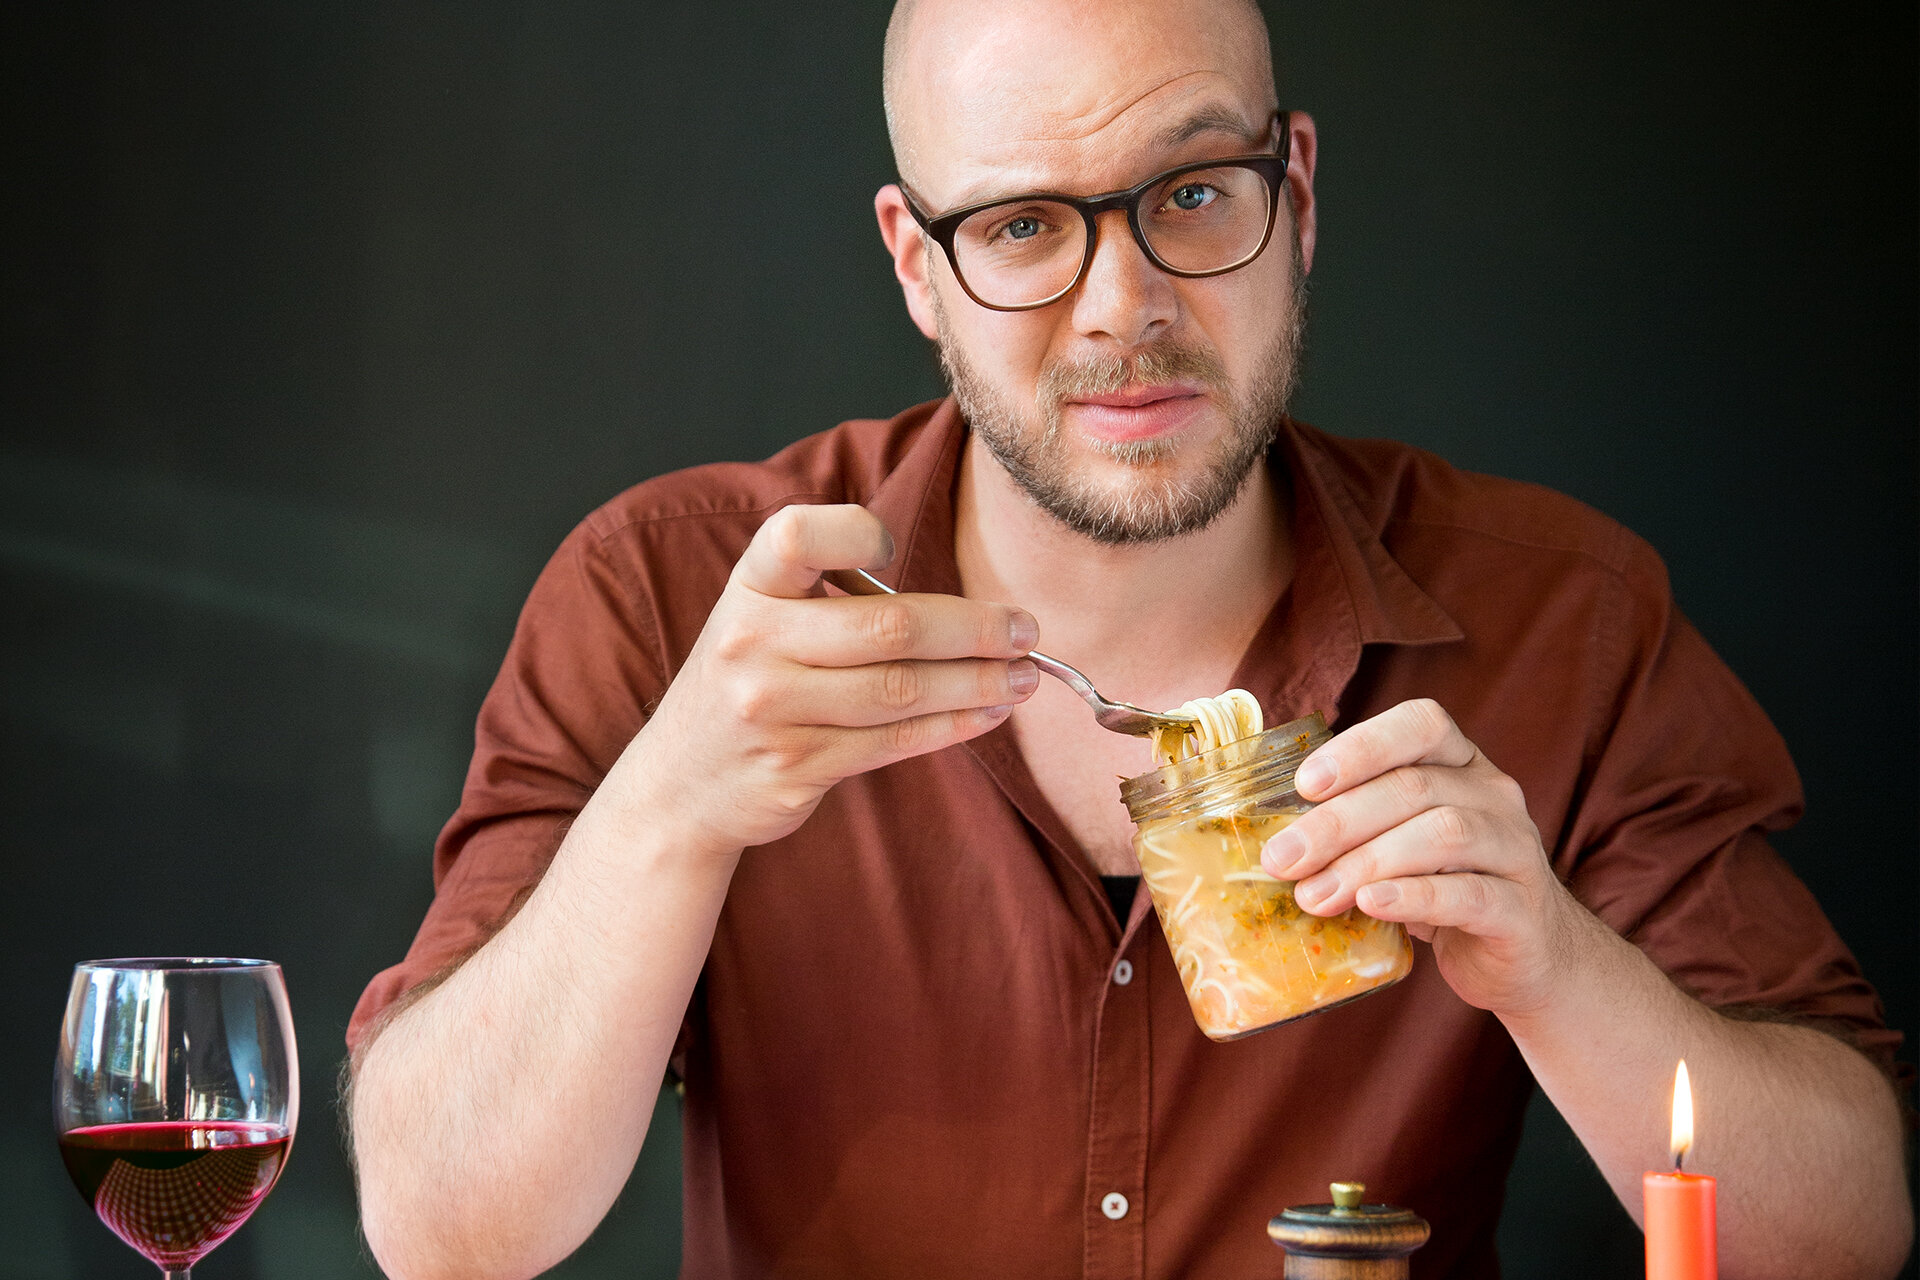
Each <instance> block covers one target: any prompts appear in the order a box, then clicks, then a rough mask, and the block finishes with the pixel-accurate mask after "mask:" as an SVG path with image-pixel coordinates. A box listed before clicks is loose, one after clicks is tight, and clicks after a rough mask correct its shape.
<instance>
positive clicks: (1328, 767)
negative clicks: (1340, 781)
mask: <svg viewBox="0 0 1920 1280" xmlns="http://www.w3.org/2000/svg"><path fill="white" fill-rule="evenodd" d="M1339 776H1340V767H1339V766H1338V765H1336V764H1335V763H1334V762H1333V761H1332V760H1329V759H1328V758H1327V757H1325V756H1309V757H1308V758H1307V762H1306V763H1305V764H1303V765H1301V766H1300V771H1299V772H1298V773H1296V774H1294V775H1293V786H1294V790H1296V791H1298V792H1300V794H1302V795H1306V794H1307V793H1308V792H1312V793H1313V794H1315V795H1318V794H1319V793H1321V792H1322V791H1325V790H1326V789H1327V788H1328V787H1330V786H1332V785H1333V780H1334V779H1335V778H1337V777H1339Z"/></svg>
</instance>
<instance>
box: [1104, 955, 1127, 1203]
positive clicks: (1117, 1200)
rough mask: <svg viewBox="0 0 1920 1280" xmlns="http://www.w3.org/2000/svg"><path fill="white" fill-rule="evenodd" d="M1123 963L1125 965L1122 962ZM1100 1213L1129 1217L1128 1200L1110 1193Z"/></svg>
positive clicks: (1105, 1198)
mask: <svg viewBox="0 0 1920 1280" xmlns="http://www.w3.org/2000/svg"><path fill="white" fill-rule="evenodd" d="M1121 963H1123V964H1124V963H1125V961H1122V962H1121ZM1100 1212H1102V1213H1104V1214H1106V1215H1107V1216H1108V1217H1109V1218H1111V1219H1113V1220H1114V1221H1115V1222H1118V1221H1120V1219H1122V1218H1124V1217H1126V1216H1127V1198H1126V1197H1125V1196H1123V1195H1121V1194H1120V1193H1119V1192H1118V1191H1109V1192H1107V1194H1106V1196H1105V1197H1104V1198H1102V1199H1101V1201H1100Z"/></svg>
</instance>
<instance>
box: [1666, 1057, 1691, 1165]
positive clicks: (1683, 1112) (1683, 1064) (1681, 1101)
mask: <svg viewBox="0 0 1920 1280" xmlns="http://www.w3.org/2000/svg"><path fill="white" fill-rule="evenodd" d="M1668 1147H1669V1150H1670V1151H1671V1152H1672V1153H1673V1167H1674V1168H1676V1169H1678V1168H1679V1167H1680V1162H1681V1161H1682V1160H1684V1159H1686V1158H1687V1152H1688V1151H1689V1150H1691V1149H1692V1147H1693V1086H1692V1085H1690V1084H1689V1083H1688V1082H1687V1060H1686V1059H1685V1058H1682V1059H1680V1066H1679V1067H1678V1068H1677V1069H1676V1070H1675V1071H1674V1073H1673V1132H1672V1138H1671V1140H1670V1142H1669V1144H1668Z"/></svg>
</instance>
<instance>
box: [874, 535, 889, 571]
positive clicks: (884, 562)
mask: <svg viewBox="0 0 1920 1280" xmlns="http://www.w3.org/2000/svg"><path fill="white" fill-rule="evenodd" d="M880 536H881V537H882V538H884V539H886V546H885V548H884V549H883V550H882V551H881V552H880V563H879V564H877V565H874V566H873V567H874V568H876V569H884V568H886V567H887V566H888V565H890V564H892V563H893V534H892V533H891V532H890V531H889V530H888V529H887V527H886V526H885V525H882V526H881V527H880Z"/></svg>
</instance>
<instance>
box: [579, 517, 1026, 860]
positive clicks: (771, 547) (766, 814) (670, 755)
mask: <svg viewBox="0 0 1920 1280" xmlns="http://www.w3.org/2000/svg"><path fill="white" fill-rule="evenodd" d="M892 558H893V540H892V538H891V537H890V536H889V535H888V533H887V530H886V527H885V526H884V525H882V524H881V523H880V521H879V519H878V518H877V517H875V516H874V515H873V514H872V513H871V512H869V511H867V510H866V509H864V508H862V507H858V506H791V507H786V508H783V509H782V510H780V511H778V512H776V513H775V514H774V515H773V516H772V517H770V518H769V519H768V520H767V522H766V523H765V524H763V525H762V526H761V527H760V529H759V531H758V532H757V533H756V534H755V535H754V538H753V541H752V542H751V543H750V544H749V545H748V547H747V550H746V553H745V554H744V555H742V556H741V557H740V561H739V563H738V564H736V565H735V566H734V569H733V574H732V576H731V577H730V578H729V579H728V582H727V586H726V590H725V591H724V592H722V594H721V596H720V599H719V602H718V603H717V604H715V606H714V609H713V612H712V614H711V615H710V616H709V617H708V619H707V624H706V627H705V628H704V629H703V630H702V631H701V633H700V638H699V639H698V641H696V642H695V644H694V646H693V651H692V653H690V654H689V655H688V657H687V661H686V664H685V666H683V667H682V668H681V670H680V672H679V674H678V675H677V676H675V677H674V680H673V683H672V684H671V685H670V686H669V687H668V689H667V692H666V696H665V697H663V698H662V699H661V701H660V706H659V708H658V710H656V711H655V713H654V715H653V718H652V719H651V720H650V721H649V722H648V723H647V726H646V728H645V729H643V730H642V731H641V733H640V735H639V736H638V737H637V738H635V740H634V743H633V745H632V746H631V747H630V748H629V749H628V750H627V752H626V753H625V755H624V756H623V757H622V760H621V762H620V764H619V765H618V766H617V768H616V773H622V772H624V773H626V774H627V776H626V778H625V779H624V780H623V781H624V782H625V783H626V785H627V787H628V788H632V789H635V790H637V791H638V793H639V794H640V795H642V796H644V797H645V800H644V803H645V804H646V805H647V807H648V808H649V809H651V810H653V812H654V815H655V817H656V818H666V819H668V820H669V821H672V822H673V825H674V826H675V827H676V828H677V829H678V830H679V831H680V832H681V833H682V834H683V835H684V836H685V837H686V838H688V839H690V840H691V841H692V842H693V847H695V848H696V849H699V850H703V851H707V852H711V853H713V854H716V855H722V856H727V855H731V854H734V853H737V852H738V851H739V850H741V849H743V848H747V847H750V846H753V845H760V844H766V843H768V842H769V841H772V840H777V839H779V838H780V837H782V836H784V835H787V834H788V833H790V832H792V831H793V830H794V828H796V827H798V826H799V825H800V824H801V823H802V822H804V821H805V820H806V818H807V816H808V815H809V814H811V813H812V812H813V810H814V808H815V806H817V805H818V804H819V803H820V797H821V796H823V795H825V794H826V791H827V789H828V788H829V787H831V786H833V784H834V783H836V782H839V781H840V780H841V779H842V778H848V777H852V776H853V775H855V774H858V773H865V772H866V771H867V770H869V769H876V768H879V767H880V766H881V765H885V764H891V763H892V762H894V761H896V760H902V759H905V758H907V757H909V756H916V755H921V754H924V753H926V752H929V751H935V750H938V749H939V748H941V747H945V746H949V745H951V744H953V743H956V742H964V741H965V740H967V739H968V738H972V737H975V736H977V735H979V734H982V733H985V732H986V731H987V730H989V729H991V728H993V726H995V725H997V724H999V723H1000V722H1001V721H1002V720H1004V719H1006V717H1007V715H1008V713H1009V712H1010V711H1011V710H1012V707H1013V704H1015V703H1018V702H1023V701H1025V700H1026V699H1027V697H1028V696H1029V695H1031V694H1032V692H1033V689H1034V686H1035V685H1036V684H1038V683H1039V680H1040V673H1039V670H1038V669H1037V668H1036V667H1035V666H1034V665H1033V663H1031V662H1028V661H1026V660H1025V655H1026V653H1027V652H1028V651H1029V650H1031V649H1032V648H1033V646H1034V645H1035V643H1036V642H1037V641H1038V639H1039V627H1038V624H1037V623H1036V622H1035V621H1034V619H1033V616H1032V615H1031V614H1029V613H1027V612H1026V611H1024V610H1021V609H1016V608H1013V607H1011V606H1008V605H1001V604H987V603H983V602H980V601H976V600H967V599H963V598H961V597H959V596H949V595H906V594H902V595H894V596H849V597H833V598H826V597H820V596H815V595H813V594H812V593H813V590H814V587H815V585H816V584H817V583H818V582H819V580H820V575H821V572H822V571H824V570H827V569H855V568H861V569H879V568H883V567H884V566H885V565H886V564H887V563H888V562H889V561H890V560H892ZM610 780H611V779H610Z"/></svg>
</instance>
